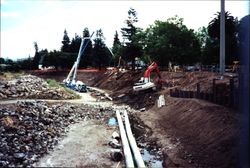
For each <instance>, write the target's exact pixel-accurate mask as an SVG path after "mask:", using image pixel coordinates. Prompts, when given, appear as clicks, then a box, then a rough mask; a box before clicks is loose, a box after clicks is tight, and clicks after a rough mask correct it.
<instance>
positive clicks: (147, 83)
mask: <svg viewBox="0 0 250 168" xmlns="http://www.w3.org/2000/svg"><path fill="white" fill-rule="evenodd" d="M152 71H156V73H157V74H158V77H159V80H158V81H157V83H154V82H151V80H150V73H151V72H152ZM161 84H162V80H161V74H160V71H159V68H158V65H157V64H156V63H155V62H153V63H152V64H151V65H150V66H149V67H148V68H147V70H146V71H145V72H144V76H143V77H141V79H140V80H139V82H137V83H135V84H134V86H133V90H134V91H142V90H147V89H153V90H156V88H157V87H158V86H159V85H161Z"/></svg>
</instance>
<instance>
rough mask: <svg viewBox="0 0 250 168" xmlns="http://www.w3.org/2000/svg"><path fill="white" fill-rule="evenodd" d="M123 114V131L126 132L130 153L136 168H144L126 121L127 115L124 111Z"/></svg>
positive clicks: (127, 120)
mask: <svg viewBox="0 0 250 168" xmlns="http://www.w3.org/2000/svg"><path fill="white" fill-rule="evenodd" d="M123 114H124V119H125V129H126V132H127V136H128V140H129V144H130V146H131V148H132V152H133V154H134V158H135V161H136V164H137V167H140V168H141V167H146V166H145V164H144V161H143V159H142V156H141V153H140V150H139V148H138V147H137V145H136V141H135V138H134V136H133V134H132V130H131V127H130V123H129V119H128V114H127V112H126V111H124V112H123Z"/></svg>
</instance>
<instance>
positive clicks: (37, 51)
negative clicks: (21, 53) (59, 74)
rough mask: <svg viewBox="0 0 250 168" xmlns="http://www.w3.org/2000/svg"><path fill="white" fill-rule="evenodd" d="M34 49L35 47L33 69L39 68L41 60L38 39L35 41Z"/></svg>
mask: <svg viewBox="0 0 250 168" xmlns="http://www.w3.org/2000/svg"><path fill="white" fill-rule="evenodd" d="M34 49H35V55H34V58H33V60H32V69H38V64H39V60H40V59H41V55H40V54H39V48H38V44H37V42H36V41H35V42H34Z"/></svg>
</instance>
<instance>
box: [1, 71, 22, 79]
mask: <svg viewBox="0 0 250 168" xmlns="http://www.w3.org/2000/svg"><path fill="white" fill-rule="evenodd" d="M23 75H25V73H24V72H3V73H2V74H1V75H0V76H1V78H2V79H4V80H7V81H9V80H13V79H17V78H19V77H20V76H23Z"/></svg>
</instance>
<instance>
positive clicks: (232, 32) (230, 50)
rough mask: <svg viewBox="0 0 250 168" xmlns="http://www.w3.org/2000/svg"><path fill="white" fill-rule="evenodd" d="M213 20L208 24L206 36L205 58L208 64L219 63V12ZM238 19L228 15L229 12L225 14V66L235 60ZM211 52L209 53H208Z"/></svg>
mask: <svg viewBox="0 0 250 168" xmlns="http://www.w3.org/2000/svg"><path fill="white" fill-rule="evenodd" d="M215 15H216V16H215V18H214V19H212V20H211V21H210V22H209V25H208V28H207V29H208V35H209V37H210V40H207V43H206V50H205V51H207V52H205V53H204V54H205V56H206V57H207V58H209V60H208V62H212V61H215V62H213V63H216V64H218V62H219V57H220V56H219V54H220V53H219V47H220V46H219V43H220V12H217V13H216V14H215ZM238 25H239V22H238V19H237V18H234V17H233V16H231V15H230V13H229V12H225V27H226V29H225V40H226V43H225V56H226V64H232V62H233V61H234V60H237V59H238V58H237V54H238V53H237V48H238V37H237V29H238ZM211 50H213V52H212V53H211V52H210V51H211Z"/></svg>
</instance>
